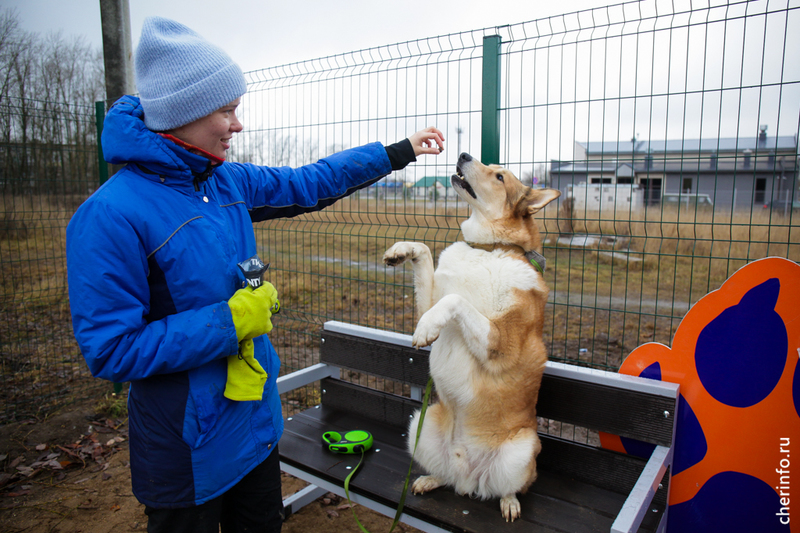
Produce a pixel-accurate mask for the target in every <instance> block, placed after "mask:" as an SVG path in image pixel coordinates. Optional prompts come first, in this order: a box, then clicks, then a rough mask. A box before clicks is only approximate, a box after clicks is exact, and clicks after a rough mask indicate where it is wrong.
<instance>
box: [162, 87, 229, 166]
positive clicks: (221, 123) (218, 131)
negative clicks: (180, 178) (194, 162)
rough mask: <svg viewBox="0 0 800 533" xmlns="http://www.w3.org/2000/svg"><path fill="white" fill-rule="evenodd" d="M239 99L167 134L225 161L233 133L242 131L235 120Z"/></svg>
mask: <svg viewBox="0 0 800 533" xmlns="http://www.w3.org/2000/svg"><path fill="white" fill-rule="evenodd" d="M240 102H241V98H237V99H236V100H234V101H233V102H231V103H229V104H228V105H226V106H223V107H221V108H219V109H217V110H216V111H214V112H212V113H211V114H210V115H206V116H204V117H202V118H199V119H197V120H195V121H194V122H190V123H189V124H186V125H184V126H180V127H178V128H175V129H174V130H172V131H170V132H169V133H170V134H172V135H174V136H175V137H177V138H178V139H180V140H182V141H183V142H187V143H189V144H191V145H194V146H196V147H198V148H200V149H202V150H205V151H206V152H208V153H210V154H212V155H214V156H216V157H219V158H220V159H225V156H226V152H227V151H228V149H229V148H230V147H231V145H230V142H231V138H232V137H233V134H234V133H238V132H240V131H242V130H243V129H244V127H243V126H242V123H241V122H239V119H238V118H236V108H237V107H238V106H239V103H240Z"/></svg>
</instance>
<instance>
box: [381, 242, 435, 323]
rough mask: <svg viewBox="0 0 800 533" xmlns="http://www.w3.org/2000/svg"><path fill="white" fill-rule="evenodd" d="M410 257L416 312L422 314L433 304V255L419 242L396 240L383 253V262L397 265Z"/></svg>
mask: <svg viewBox="0 0 800 533" xmlns="http://www.w3.org/2000/svg"><path fill="white" fill-rule="evenodd" d="M409 259H411V262H412V265H413V269H414V294H415V296H416V304H417V313H419V314H420V315H423V314H424V313H425V312H426V311H427V310H428V309H430V308H431V305H433V256H432V255H431V250H430V248H428V246H427V245H425V244H423V243H421V242H397V243H395V244H394V245H393V246H392V247H391V248H389V249H388V250H386V252H385V253H384V254H383V262H384V263H386V264H387V265H389V266H393V267H394V266H399V265H401V264H403V263H404V262H406V261H407V260H409Z"/></svg>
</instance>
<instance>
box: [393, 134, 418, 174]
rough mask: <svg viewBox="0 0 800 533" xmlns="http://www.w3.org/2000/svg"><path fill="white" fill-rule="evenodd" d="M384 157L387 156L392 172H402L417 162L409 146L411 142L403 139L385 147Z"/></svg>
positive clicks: (412, 148) (412, 149)
mask: <svg viewBox="0 0 800 533" xmlns="http://www.w3.org/2000/svg"><path fill="white" fill-rule="evenodd" d="M386 155H388V156H389V162H390V163H391V164H392V170H402V169H404V168H406V166H407V165H408V164H409V163H413V162H414V161H416V160H417V156H416V155H415V154H414V147H413V146H411V141H409V140H408V139H403V140H402V141H400V142H396V143H394V144H390V145H389V146H387V147H386Z"/></svg>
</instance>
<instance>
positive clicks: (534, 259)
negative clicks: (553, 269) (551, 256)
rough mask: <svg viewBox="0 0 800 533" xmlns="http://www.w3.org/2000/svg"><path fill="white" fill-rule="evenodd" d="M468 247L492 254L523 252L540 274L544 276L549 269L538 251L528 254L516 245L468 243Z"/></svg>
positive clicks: (531, 251) (545, 259)
mask: <svg viewBox="0 0 800 533" xmlns="http://www.w3.org/2000/svg"><path fill="white" fill-rule="evenodd" d="M467 245H468V246H470V247H472V248H478V249H481V250H486V251H487V252H491V251H494V250H498V249H499V250H503V249H505V250H510V251H513V252H517V251H519V252H522V253H523V254H524V255H525V259H527V260H528V261H529V262H530V263H531V266H532V267H533V268H535V269H536V270H537V271H538V272H539V274H541V275H543V276H544V269H545V268H547V258H545V256H543V255H542V254H540V253H539V252H537V251H536V250H530V251H528V252H526V251H525V249H524V248H523V247H522V246H517V245H516V244H503V243H497V244H478V243H474V242H467Z"/></svg>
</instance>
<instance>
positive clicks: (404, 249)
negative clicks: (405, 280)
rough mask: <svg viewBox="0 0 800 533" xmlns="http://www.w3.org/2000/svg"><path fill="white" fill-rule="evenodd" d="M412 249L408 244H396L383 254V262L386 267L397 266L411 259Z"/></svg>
mask: <svg viewBox="0 0 800 533" xmlns="http://www.w3.org/2000/svg"><path fill="white" fill-rule="evenodd" d="M412 254H413V248H412V247H411V243H409V242H396V243H394V244H393V245H392V247H391V248H389V249H388V250H386V252H384V254H383V262H384V263H385V264H386V265H388V266H392V267H394V266H398V265H402V264H403V263H405V262H406V261H407V260H408V259H413V255H412Z"/></svg>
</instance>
